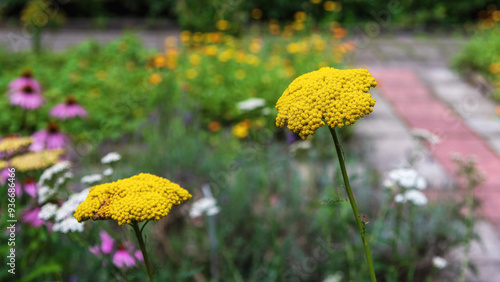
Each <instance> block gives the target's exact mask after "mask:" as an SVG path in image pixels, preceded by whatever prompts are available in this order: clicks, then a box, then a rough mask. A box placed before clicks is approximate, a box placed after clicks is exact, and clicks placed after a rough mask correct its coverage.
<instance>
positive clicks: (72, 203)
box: [56, 188, 90, 221]
mask: <svg viewBox="0 0 500 282" xmlns="http://www.w3.org/2000/svg"><path fill="white" fill-rule="evenodd" d="M89 190H90V189H89V188H87V189H85V190H82V191H81V192H80V193H75V194H73V195H71V196H69V198H68V200H67V201H66V202H64V203H63V204H62V205H61V207H60V208H59V209H58V210H57V212H56V220H57V221H59V220H63V219H65V218H67V217H70V216H72V215H73V213H74V212H75V210H76V208H77V207H78V206H79V205H80V204H81V203H82V202H84V201H85V199H86V198H87V195H88V194H89Z"/></svg>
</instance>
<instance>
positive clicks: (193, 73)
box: [186, 69, 198, 79]
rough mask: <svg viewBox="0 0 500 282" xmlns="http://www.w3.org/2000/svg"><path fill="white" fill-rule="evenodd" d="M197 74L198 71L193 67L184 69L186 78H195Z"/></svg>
mask: <svg viewBox="0 0 500 282" xmlns="http://www.w3.org/2000/svg"><path fill="white" fill-rule="evenodd" d="M197 76H198V72H197V71H196V70H195V69H188V70H187V71H186V77H187V79H195V78H196V77H197Z"/></svg>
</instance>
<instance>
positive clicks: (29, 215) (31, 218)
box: [21, 207, 43, 227]
mask: <svg viewBox="0 0 500 282" xmlns="http://www.w3.org/2000/svg"><path fill="white" fill-rule="evenodd" d="M39 212H40V207H33V208H27V209H25V210H24V211H23V213H22V214H21V221H23V222H26V223H28V224H29V225H31V226H32V227H40V226H41V225H42V224H43V220H42V219H40V218H39V217H38V213H39Z"/></svg>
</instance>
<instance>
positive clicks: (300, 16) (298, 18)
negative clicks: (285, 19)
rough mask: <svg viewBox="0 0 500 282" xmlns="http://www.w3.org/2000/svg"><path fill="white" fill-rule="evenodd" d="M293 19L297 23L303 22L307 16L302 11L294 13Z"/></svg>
mask: <svg viewBox="0 0 500 282" xmlns="http://www.w3.org/2000/svg"><path fill="white" fill-rule="evenodd" d="M294 18H295V20H296V21H298V22H304V21H305V20H306V18H307V15H306V13H305V12H304V11H298V12H296V13H295V15H294Z"/></svg>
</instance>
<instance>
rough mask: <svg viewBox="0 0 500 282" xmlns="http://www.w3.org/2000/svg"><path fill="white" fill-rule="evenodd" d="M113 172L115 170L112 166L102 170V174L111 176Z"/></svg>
mask: <svg viewBox="0 0 500 282" xmlns="http://www.w3.org/2000/svg"><path fill="white" fill-rule="evenodd" d="M113 172H114V170H113V169H112V168H110V167H108V168H107V169H105V170H104V171H103V172H102V175H104V176H110V175H112V174H113Z"/></svg>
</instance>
